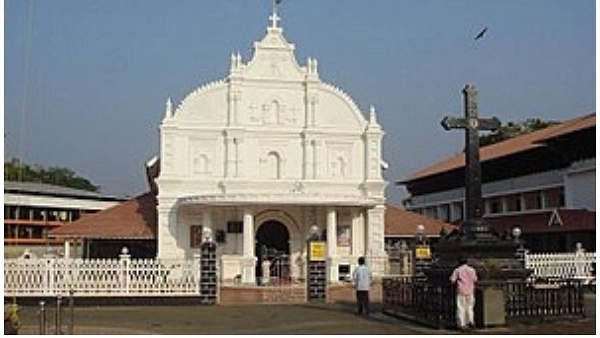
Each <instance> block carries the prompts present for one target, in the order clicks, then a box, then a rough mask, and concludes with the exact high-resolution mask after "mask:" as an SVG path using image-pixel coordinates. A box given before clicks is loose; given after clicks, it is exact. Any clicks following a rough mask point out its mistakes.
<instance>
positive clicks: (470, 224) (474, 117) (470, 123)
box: [441, 85, 500, 236]
mask: <svg viewBox="0 0 600 338" xmlns="http://www.w3.org/2000/svg"><path fill="white" fill-rule="evenodd" d="M463 97H464V107H465V117H463V118H457V117H451V116H446V117H445V118H444V119H443V120H442V122H441V123H442V126H443V127H444V129H446V130H451V129H464V130H465V144H466V146H465V162H466V164H465V204H466V213H465V217H464V218H465V220H466V221H465V222H463V227H464V228H463V229H461V231H462V232H463V233H466V234H479V236H481V235H483V234H485V233H486V232H488V231H489V229H488V228H487V226H486V225H485V223H484V222H483V221H482V217H483V199H482V198H481V163H480V161H479V131H480V130H490V131H495V130H497V129H498V128H499V127H500V120H498V118H497V117H495V116H494V117H492V118H487V119H481V118H479V117H478V112H477V110H478V109H477V90H476V89H475V87H474V86H473V85H467V86H466V87H465V88H464V89H463Z"/></svg>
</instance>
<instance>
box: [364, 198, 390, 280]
mask: <svg viewBox="0 0 600 338" xmlns="http://www.w3.org/2000/svg"><path fill="white" fill-rule="evenodd" d="M367 218H368V219H367V224H366V228H367V236H366V243H367V247H366V249H367V250H366V252H367V254H368V256H369V258H370V260H371V269H372V271H373V275H375V276H381V275H383V274H384V273H385V263H386V261H387V253H386V252H385V247H384V235H385V225H384V220H385V205H376V206H375V207H373V208H371V209H369V210H368V211H367Z"/></svg>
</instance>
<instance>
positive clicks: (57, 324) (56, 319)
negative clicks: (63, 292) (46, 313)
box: [54, 295, 62, 334]
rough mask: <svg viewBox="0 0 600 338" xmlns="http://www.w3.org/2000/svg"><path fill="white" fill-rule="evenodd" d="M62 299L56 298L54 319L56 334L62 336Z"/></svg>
mask: <svg viewBox="0 0 600 338" xmlns="http://www.w3.org/2000/svg"><path fill="white" fill-rule="evenodd" d="M60 303H61V299H60V295H58V296H56V316H55V317H54V327H55V329H54V333H55V334H61V323H60V315H61V311H62V309H61V307H60Z"/></svg>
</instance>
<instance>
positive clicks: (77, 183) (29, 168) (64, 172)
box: [4, 158, 100, 192]
mask: <svg viewBox="0 0 600 338" xmlns="http://www.w3.org/2000/svg"><path fill="white" fill-rule="evenodd" d="M4 180H5V181H21V182H38V183H47V184H53V185H58V186H62V187H68V188H74V189H81V190H86V191H93V192H98V191H99V190H100V187H99V186H97V185H94V184H92V183H91V182H90V181H89V180H87V179H85V178H83V177H80V176H78V175H77V174H76V173H75V172H74V171H72V170H70V169H68V168H62V167H47V168H46V167H43V166H41V165H38V164H35V165H29V164H27V163H24V162H21V161H19V160H18V159H16V158H13V159H11V160H10V161H8V162H4Z"/></svg>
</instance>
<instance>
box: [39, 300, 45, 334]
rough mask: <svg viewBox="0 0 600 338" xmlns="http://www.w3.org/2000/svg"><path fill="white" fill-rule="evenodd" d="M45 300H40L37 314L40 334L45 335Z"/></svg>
mask: <svg viewBox="0 0 600 338" xmlns="http://www.w3.org/2000/svg"><path fill="white" fill-rule="evenodd" d="M45 304H46V303H45V302H44V301H43V300H41V301H40V310H39V315H40V335H45V334H46V308H45V307H44V306H45Z"/></svg>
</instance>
